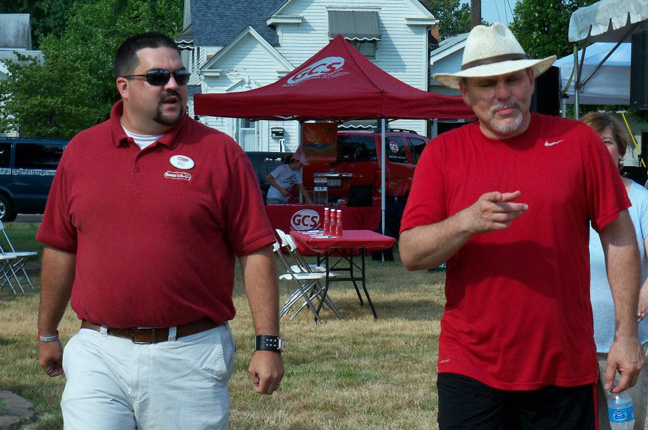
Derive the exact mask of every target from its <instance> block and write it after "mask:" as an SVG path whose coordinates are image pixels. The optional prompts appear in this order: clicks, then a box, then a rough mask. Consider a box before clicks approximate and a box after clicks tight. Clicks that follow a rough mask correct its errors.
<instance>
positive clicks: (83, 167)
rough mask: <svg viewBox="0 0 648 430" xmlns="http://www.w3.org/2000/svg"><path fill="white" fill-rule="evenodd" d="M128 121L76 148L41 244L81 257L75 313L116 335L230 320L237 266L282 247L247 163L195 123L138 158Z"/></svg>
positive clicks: (114, 117)
mask: <svg viewBox="0 0 648 430" xmlns="http://www.w3.org/2000/svg"><path fill="white" fill-rule="evenodd" d="M121 114H122V104H121V102H118V103H117V104H116V105H115V106H114V107H113V109H112V112H111V115H110V119H109V120H108V121H106V122H104V123H102V124H99V125H97V126H95V127H92V128H90V129H88V130H85V131H83V132H81V133H79V134H78V135H77V136H76V137H75V138H74V139H72V141H71V142H70V144H69V145H68V147H67V148H66V150H65V152H64V154H63V157H62V159H61V163H60V165H59V168H58V170H57V173H56V176H55V178H54V182H53V184H52V189H51V191H50V196H49V199H48V202H47V207H46V210H45V216H44V218H43V223H42V225H41V228H40V230H39V231H38V234H37V236H36V239H37V240H38V241H40V242H42V243H44V244H46V245H48V246H50V247H53V248H57V249H60V250H63V251H66V252H69V253H74V254H76V255H77V260H76V277H75V280H74V287H73V290H72V308H73V309H74V311H75V312H76V313H77V315H78V317H79V318H81V319H86V320H88V321H91V322H95V323H99V324H105V325H107V326H109V327H132V326H158V327H167V326H173V325H179V324H185V323H188V322H191V321H194V320H197V319H200V318H202V317H208V318H211V319H212V320H214V321H216V322H224V321H228V320H230V319H232V318H233V317H234V314H235V309H234V304H233V302H232V290H233V285H234V265H235V258H236V256H243V255H246V254H249V253H251V252H253V251H256V250H258V249H260V248H262V247H263V246H266V245H268V244H270V243H272V242H274V240H275V239H274V235H273V232H272V227H271V226H270V223H269V221H268V219H267V217H266V214H265V210H264V207H263V201H262V198H261V193H260V190H259V185H258V182H257V179H256V176H255V174H254V172H253V170H252V166H251V164H250V162H249V160H248V158H247V156H246V155H245V153H244V152H243V150H242V149H241V147H240V146H238V144H237V143H236V142H234V140H232V139H231V138H230V137H228V136H227V135H225V134H223V133H221V132H219V131H216V130H214V129H211V128H209V127H206V126H204V125H202V124H200V123H199V122H197V121H194V120H192V119H191V118H189V117H184V118H183V120H182V121H181V122H180V124H178V126H176V127H175V128H173V129H172V130H171V131H169V132H168V133H167V134H165V135H164V136H163V137H161V138H160V139H159V140H158V141H157V142H156V143H154V144H153V145H151V146H149V147H147V148H145V149H144V150H140V149H139V148H138V147H137V145H135V143H134V142H133V140H132V139H131V138H129V137H127V136H126V134H125V133H124V131H123V129H122V127H121V125H120V122H119V118H120V116H121ZM174 156H180V157H175V158H173V157H174ZM192 164H193V166H191V165H192Z"/></svg>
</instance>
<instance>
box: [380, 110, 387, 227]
mask: <svg viewBox="0 0 648 430" xmlns="http://www.w3.org/2000/svg"><path fill="white" fill-rule="evenodd" d="M386 140H387V119H386V118H385V117H382V118H381V119H380V210H381V214H382V226H381V227H382V228H381V231H382V234H385V215H386V213H385V212H386V210H385V141H386Z"/></svg>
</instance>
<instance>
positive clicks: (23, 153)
mask: <svg viewBox="0 0 648 430" xmlns="http://www.w3.org/2000/svg"><path fill="white" fill-rule="evenodd" d="M61 155H63V147H62V146H59V145H48V144H21V145H16V163H15V167H16V168H18V169H53V170H54V169H56V167H57V166H58V163H59V161H60V160H61Z"/></svg>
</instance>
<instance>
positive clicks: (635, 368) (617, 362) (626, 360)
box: [605, 337, 646, 393]
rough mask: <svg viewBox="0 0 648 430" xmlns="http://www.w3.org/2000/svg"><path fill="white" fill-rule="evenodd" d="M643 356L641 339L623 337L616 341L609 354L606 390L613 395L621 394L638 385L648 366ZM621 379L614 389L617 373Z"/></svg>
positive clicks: (606, 370)
mask: <svg viewBox="0 0 648 430" xmlns="http://www.w3.org/2000/svg"><path fill="white" fill-rule="evenodd" d="M645 361H646V359H645V357H644V356H643V354H642V351H641V345H640V344H639V339H638V338H636V337H634V338H633V337H622V338H617V339H614V343H612V347H611V348H610V352H609V353H608V359H607V368H606V369H605V389H606V390H609V391H611V392H613V393H620V392H621V391H624V390H626V389H628V388H630V387H633V386H634V385H635V384H636V383H637V378H639V372H640V371H641V368H642V367H644V366H645V365H646V362H645ZM617 371H618V372H619V374H620V375H621V379H620V381H619V385H617V386H616V387H614V388H612V384H613V383H614V380H615V377H616V372H617Z"/></svg>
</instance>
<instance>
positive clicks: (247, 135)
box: [236, 118, 259, 152]
mask: <svg viewBox="0 0 648 430" xmlns="http://www.w3.org/2000/svg"><path fill="white" fill-rule="evenodd" d="M258 124H259V123H258V121H250V120H249V119H247V118H239V119H238V120H237V122H236V128H237V130H236V140H237V141H238V143H239V145H241V147H242V148H243V150H244V151H246V152H248V151H258V150H259V144H258V142H259V136H258Z"/></svg>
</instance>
